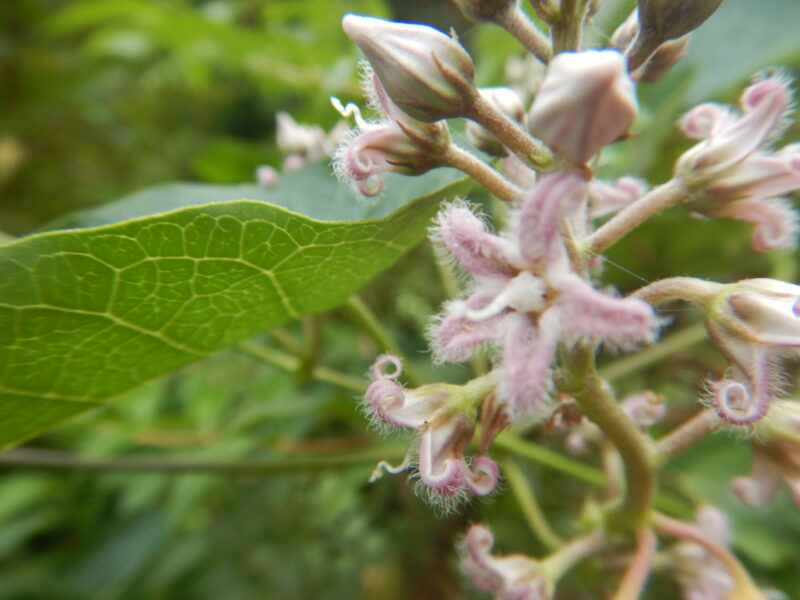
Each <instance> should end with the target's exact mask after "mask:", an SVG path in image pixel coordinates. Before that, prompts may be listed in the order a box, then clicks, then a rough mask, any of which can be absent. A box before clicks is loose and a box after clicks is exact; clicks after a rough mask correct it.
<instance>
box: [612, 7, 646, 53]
mask: <svg viewBox="0 0 800 600" xmlns="http://www.w3.org/2000/svg"><path fill="white" fill-rule="evenodd" d="M638 34H639V12H638V10H636V9H634V11H633V12H632V13H631V14H629V15H628V18H627V19H625V20H624V21H623V22H622V24H621V25H620V26H619V27H617V28H616V29H615V30H614V33H612V34H611V39H610V40H609V46H611V47H612V48H616V49H617V50H619V51H620V52H625V50H627V48H628V46H630V45H631V44H632V43H633V40H635V39H636V36H637V35H638Z"/></svg>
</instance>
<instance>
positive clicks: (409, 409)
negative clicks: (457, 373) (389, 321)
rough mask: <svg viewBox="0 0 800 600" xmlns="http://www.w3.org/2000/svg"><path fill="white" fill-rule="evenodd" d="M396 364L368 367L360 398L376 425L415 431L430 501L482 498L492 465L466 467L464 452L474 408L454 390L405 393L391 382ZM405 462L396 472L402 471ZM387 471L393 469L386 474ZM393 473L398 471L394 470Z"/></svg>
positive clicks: (389, 360)
mask: <svg viewBox="0 0 800 600" xmlns="http://www.w3.org/2000/svg"><path fill="white" fill-rule="evenodd" d="M401 372H402V366H401V363H400V359H398V358H397V357H395V356H392V355H388V354H387V355H384V356H380V357H378V359H377V360H376V361H375V364H374V365H373V367H372V384H371V385H370V386H369V388H368V389H367V393H366V395H365V398H364V402H365V407H366V410H367V412H368V413H369V414H370V416H371V417H372V419H373V420H374V421H375V423H376V424H378V425H382V426H389V427H397V428H402V429H414V430H416V431H419V432H420V437H419V445H418V469H419V471H418V474H419V478H420V483H421V485H422V487H421V488H420V490H419V491H422V492H426V493H427V494H428V496H429V498H430V499H431V500H432V501H435V502H438V503H440V504H442V505H443V506H444V507H445V508H449V507H451V506H452V505H453V504H454V503H456V502H457V501H458V500H460V499H462V498H463V497H465V496H466V494H467V493H472V494H475V495H479V496H484V495H486V494H489V493H491V492H492V491H493V490H494V489H495V487H496V486H497V482H498V480H499V472H498V469H497V465H496V464H495V463H494V461H492V460H491V459H489V458H488V457H486V456H479V457H478V458H476V459H475V460H474V461H472V465H471V467H470V465H468V464H467V461H466V460H465V458H464V450H465V449H466V447H467V446H468V445H469V443H470V441H471V440H472V436H473V433H474V432H475V421H476V418H477V414H476V408H475V406H474V403H470V402H469V401H466V400H465V398H464V394H463V393H462V391H461V388H459V386H456V385H447V384H431V385H425V386H422V387H420V388H417V389H406V388H404V387H403V386H401V385H400V384H399V383H397V382H396V381H395V380H396V379H397V378H398V377H399V376H400V374H401ZM406 466H407V464H406V463H404V464H403V465H401V467H400V468H405V467H406ZM390 470H393V469H390ZM398 470H399V469H398Z"/></svg>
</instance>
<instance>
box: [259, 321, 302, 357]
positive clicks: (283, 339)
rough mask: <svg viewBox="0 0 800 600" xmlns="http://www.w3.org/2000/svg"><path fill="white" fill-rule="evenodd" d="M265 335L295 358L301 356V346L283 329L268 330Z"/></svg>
mask: <svg viewBox="0 0 800 600" xmlns="http://www.w3.org/2000/svg"><path fill="white" fill-rule="evenodd" d="M267 335H268V336H269V337H271V338H272V339H274V340H275V341H276V342H278V343H279V344H280V345H281V346H283V347H284V348H286V349H287V350H288V351H289V352H291V353H292V354H294V355H296V356H301V355H302V354H303V344H301V343H300V341H299V340H298V339H297V338H295V337H294V336H293V335H292V334H291V333H289V332H288V331H286V330H285V329H280V328H275V329H270V330H269V331H268V332H267Z"/></svg>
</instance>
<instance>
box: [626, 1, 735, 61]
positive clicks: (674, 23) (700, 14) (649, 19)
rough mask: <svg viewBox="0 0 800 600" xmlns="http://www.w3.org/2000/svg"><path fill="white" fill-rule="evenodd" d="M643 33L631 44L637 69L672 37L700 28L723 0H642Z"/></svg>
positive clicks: (640, 4)
mask: <svg viewBox="0 0 800 600" xmlns="http://www.w3.org/2000/svg"><path fill="white" fill-rule="evenodd" d="M638 4H639V8H638V14H639V34H638V35H637V36H636V41H635V42H634V43H633V44H632V45H631V47H630V48H629V50H628V52H627V54H628V64H629V66H630V68H631V70H634V69H637V68H638V67H640V66H641V65H642V64H644V62H645V61H646V60H647V59H648V58H649V57H650V55H651V54H653V52H655V51H656V50H657V49H658V47H659V46H661V45H662V44H663V43H664V42H666V41H668V40H675V39H678V38H680V37H683V36H685V35H687V34H688V33H690V32H692V31H694V30H695V29H697V28H698V27H699V26H700V25H702V24H703V22H704V21H705V20H706V19H708V17H710V16H711V14H712V13H713V12H714V11H715V10H717V8H718V7H719V5H720V4H722V0H639V2H638Z"/></svg>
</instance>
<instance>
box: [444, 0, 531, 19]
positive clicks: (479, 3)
mask: <svg viewBox="0 0 800 600" xmlns="http://www.w3.org/2000/svg"><path fill="white" fill-rule="evenodd" d="M517 3H518V0H457V4H458V6H459V8H461V12H463V13H464V14H465V15H467V16H468V17H469V18H470V19H472V20H473V21H479V22H486V21H494V20H495V19H496V18H497V16H498V15H499V14H500V13H502V12H505V11H507V10H508V9H510V8H514V7H515V6H516V5H517Z"/></svg>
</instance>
